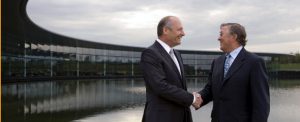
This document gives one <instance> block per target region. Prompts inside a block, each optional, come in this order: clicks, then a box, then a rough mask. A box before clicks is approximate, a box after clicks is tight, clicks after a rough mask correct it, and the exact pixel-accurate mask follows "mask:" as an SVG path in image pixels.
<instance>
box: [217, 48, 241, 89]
mask: <svg viewBox="0 0 300 122" xmlns="http://www.w3.org/2000/svg"><path fill="white" fill-rule="evenodd" d="M245 53H246V50H245V49H244V48H243V49H242V50H241V51H240V53H239V54H238V56H237V57H236V59H235V60H234V62H233V63H232V64H231V66H230V68H229V70H228V73H227V75H226V77H225V78H224V80H223V82H222V86H223V85H224V84H225V83H226V82H227V81H228V79H229V78H230V77H231V76H232V75H233V74H234V73H236V71H237V70H238V69H239V68H240V67H241V66H242V65H243V64H244V60H245V58H246V57H245ZM223 72H224V71H223Z"/></svg>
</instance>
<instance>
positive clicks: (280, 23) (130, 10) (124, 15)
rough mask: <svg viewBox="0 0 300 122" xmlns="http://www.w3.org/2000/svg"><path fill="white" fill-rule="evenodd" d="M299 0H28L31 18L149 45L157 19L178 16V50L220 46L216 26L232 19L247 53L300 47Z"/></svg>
mask: <svg viewBox="0 0 300 122" xmlns="http://www.w3.org/2000/svg"><path fill="white" fill-rule="evenodd" d="M299 5H300V1H299V0H244V1H242V0H29V2H28V5H27V13H28V15H29V17H30V18H31V20H32V21H34V22H35V23H36V24H37V25H39V26H40V27H42V28H45V29H47V30H49V31H52V32H55V33H58V34H62V35H66V36H69V37H75V38H79V39H83V40H88V41H95V42H104V43H112V44H122V45H130V46H139V47H148V46H149V45H151V44H152V43H153V42H154V40H155V39H156V38H157V36H156V26H157V23H158V22H159V20H160V19H161V18H162V17H164V16H167V15H174V16H178V17H179V18H180V19H181V21H182V24H183V26H184V31H185V33H186V36H185V37H184V38H183V40H182V43H181V45H180V46H177V47H176V48H177V49H187V50H213V51H219V42H218V41H217V38H218V35H219V25H220V24H221V23H224V22H237V23H240V24H242V25H244V26H245V28H246V31H247V34H248V37H247V39H248V43H247V45H246V49H248V50H249V51H252V52H275V53H291V52H293V53H295V52H299V51H300V7H299Z"/></svg>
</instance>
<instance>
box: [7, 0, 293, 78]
mask: <svg viewBox="0 0 300 122" xmlns="http://www.w3.org/2000/svg"><path fill="white" fill-rule="evenodd" d="M27 2H28V1H27V0H4V1H3V2H2V4H3V5H2V15H3V18H2V78H3V81H4V82H10V81H20V80H49V79H78V78H118V77H141V76H142V73H141V70H140V69H139V61H140V56H141V51H142V50H143V49H144V48H140V47H130V46H121V45H111V44H103V43H96V42H89V41H85V40H79V39H74V38H70V37H66V36H62V35H58V34H55V33H51V32H49V31H47V30H45V29H42V28H40V27H39V26H37V25H35V24H34V23H33V22H32V21H31V20H30V19H29V18H28V16H27V13H26V9H25V8H26V4H27ZM8 13H9V14H8ZM180 52H181V54H182V58H183V62H184V69H185V73H186V76H188V77H195V76H196V77H206V76H207V75H208V71H209V70H210V65H211V62H212V60H213V59H215V58H216V57H218V56H220V55H221V54H222V53H221V52H208V51H189V50H180ZM258 55H260V56H262V57H263V58H264V59H265V61H266V64H267V67H268V71H269V73H270V74H271V75H274V76H277V71H278V68H279V63H278V62H279V61H280V60H281V58H285V59H286V58H289V57H293V55H285V54H268V53H258Z"/></svg>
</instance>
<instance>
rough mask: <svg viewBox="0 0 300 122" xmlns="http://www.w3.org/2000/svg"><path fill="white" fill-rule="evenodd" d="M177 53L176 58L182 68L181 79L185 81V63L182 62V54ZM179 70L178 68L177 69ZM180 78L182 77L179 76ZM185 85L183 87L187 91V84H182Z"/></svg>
mask: <svg viewBox="0 0 300 122" xmlns="http://www.w3.org/2000/svg"><path fill="white" fill-rule="evenodd" d="M174 52H175V56H176V58H177V60H178V63H179V66H180V70H181V71H180V72H181V79H182V80H183V81H184V68H183V62H182V58H181V56H180V54H179V52H178V51H174ZM176 69H177V68H176ZM179 76H180V75H179ZM182 84H183V87H184V88H185V90H186V89H187V87H186V82H183V83H182Z"/></svg>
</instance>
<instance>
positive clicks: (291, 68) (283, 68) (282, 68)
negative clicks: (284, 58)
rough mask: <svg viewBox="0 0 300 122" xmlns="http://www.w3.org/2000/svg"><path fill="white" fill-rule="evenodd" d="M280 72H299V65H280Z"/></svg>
mask: <svg viewBox="0 0 300 122" xmlns="http://www.w3.org/2000/svg"><path fill="white" fill-rule="evenodd" d="M279 69H280V70H293V71H294V70H297V71H300V63H289V64H280V65H279Z"/></svg>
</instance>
